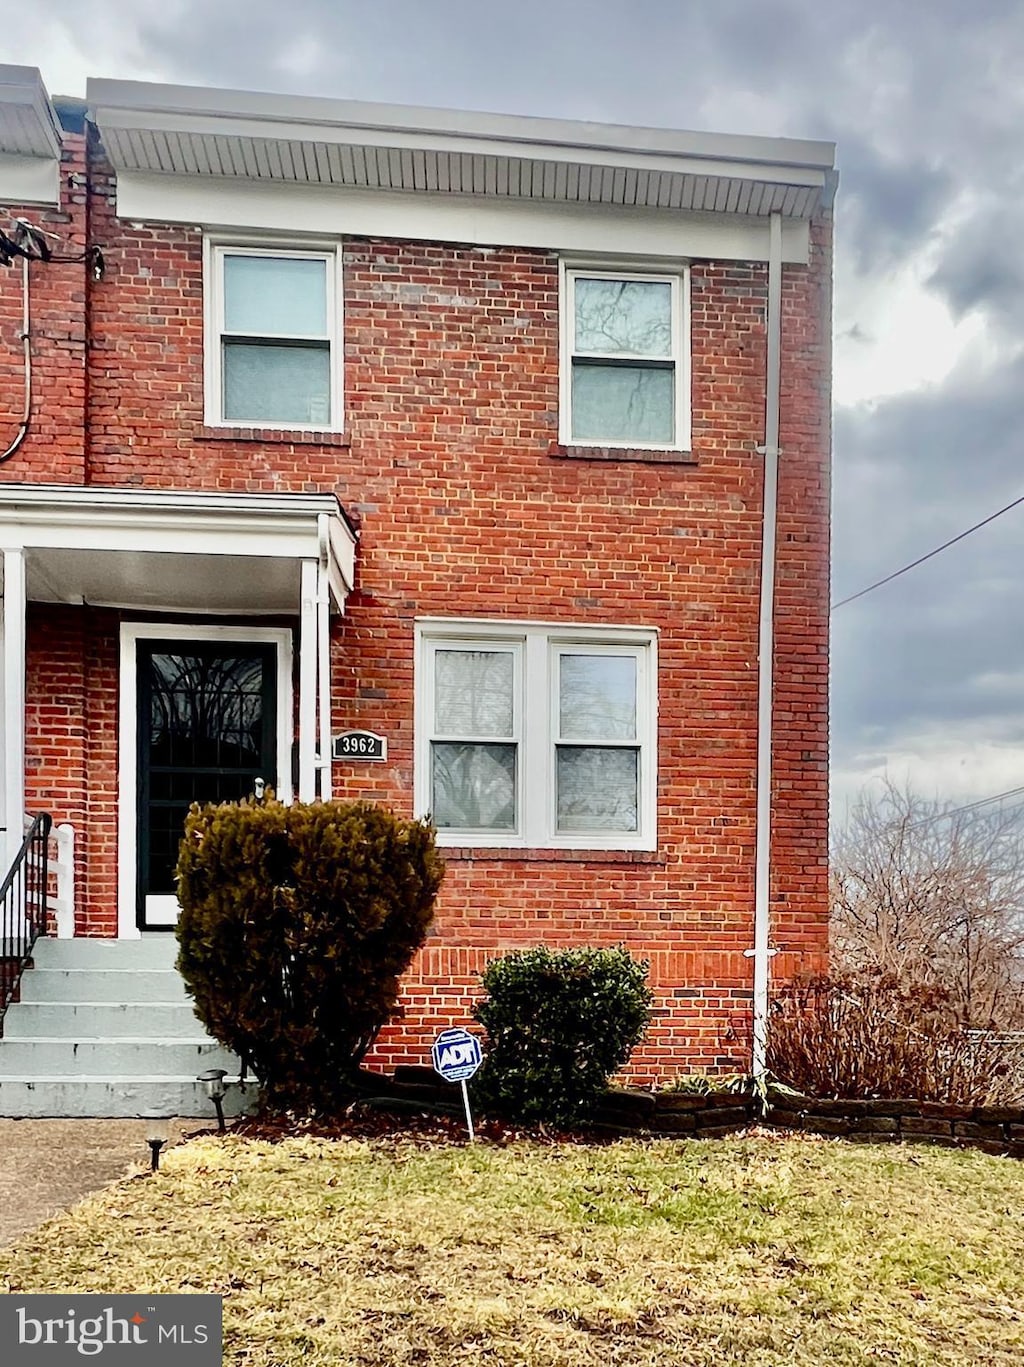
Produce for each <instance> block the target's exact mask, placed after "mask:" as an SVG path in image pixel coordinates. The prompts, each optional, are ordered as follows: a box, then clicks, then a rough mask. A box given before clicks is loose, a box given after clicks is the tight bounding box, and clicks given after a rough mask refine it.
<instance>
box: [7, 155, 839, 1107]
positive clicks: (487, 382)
mask: <svg viewBox="0 0 1024 1367" xmlns="http://www.w3.org/2000/svg"><path fill="white" fill-rule="evenodd" d="M80 142H81V140H77V141H76V140H75V139H69V149H70V150H69V155H73V157H74V158H75V160H74V161H73V162H69V168H71V170H70V171H69V174H73V176H74V179H69V180H67V181H66V187H67V206H66V210H65V212H64V213H63V216H57V217H56V218H55V220H54V221H55V222H58V221H59V223H60V224H61V225H62V226H61V228H60V230H61V231H62V232H65V231H66V232H67V233H68V234H69V236H70V237H73V238H74V240H75V241H84V234H85V233H86V232H88V234H89V240H90V241H91V242H94V243H96V244H97V245H99V246H100V247H101V249H102V251H103V253H104V256H105V258H106V261H107V268H108V269H107V275H106V278H105V279H104V280H102V281H98V282H97V281H93V280H92V279H91V278H90V277H89V276H88V273H87V272H86V271H85V269H84V267H81V266H67V267H64V266H61V267H56V266H50V267H42V266H39V267H34V268H33V290H34V299H35V300H36V301H37V305H36V304H34V308H35V307H36V306H38V309H39V313H38V318H39V332H38V334H37V337H36V369H37V375H38V383H37V390H36V394H37V409H38V421H37V422H35V423H34V427H33V431H32V433H31V435H30V437H29V439H28V441H27V442H26V443H25V446H24V448H23V450H22V451H21V452H19V454H18V456H17V457H16V458H15V459H14V460H12V461H11V462H9V463H8V464H7V465H5V466H0V479H6V480H12V479H32V480H57V481H61V482H65V481H67V482H73V483H82V482H87V483H91V484H94V485H108V486H141V487H152V488H162V489H201V490H234V491H259V490H266V491H279V492H284V491H313V490H316V491H333V492H336V493H337V495H338V497H339V498H340V499H341V501H342V503H343V505H344V506H345V508H346V510H347V511H348V512H349V513H350V515H351V516H353V518H355V519H356V520H357V521H358V523H359V525H360V530H361V543H360V550H359V564H358V580H357V588H356V591H355V592H354V594H353V595H352V597H351V598H350V600H349V604H348V606H347V610H346V613H345V615H344V617H342V618H341V619H339V620H338V621H337V622H336V623H335V625H334V629H333V639H332V669H333V699H332V707H333V716H332V722H333V729H334V730H336V731H337V730H341V729H346V728H349V727H369V728H371V729H373V730H376V731H380V732H383V733H384V734H385V735H387V737H388V741H389V757H388V762H387V763H386V764H383V765H381V764H378V765H365V764H364V765H360V764H358V763H349V764H337V765H336V766H335V788H336V793H337V794H338V795H340V796H342V797H367V798H375V799H380V800H384V801H387V802H389V803H391V804H392V805H393V806H394V807H395V808H396V809H397V810H399V811H401V812H403V813H408V812H410V811H411V804H412V780H413V676H414V655H413V625H414V622H415V619H416V618H417V617H421V616H439V617H456V618H457V617H483V618H487V617H494V618H503V619H530V620H533V621H557V622H574V623H582V624H586V625H590V626H600V625H607V624H634V625H642V626H645V627H655V628H657V629H658V630H659V632H660V642H659V708H660V716H659V747H658V759H659V793H658V813H659V838H658V850H657V853H656V854H635V855H630V854H622V855H612V856H609V855H606V854H602V855H599V856H594V857H588V856H586V855H585V854H583V855H581V854H580V853H579V852H574V853H573V855H572V856H571V857H566V856H565V855H564V853H562V852H557V853H552V852H545V851H527V852H523V851H519V850H517V851H509V852H502V851H494V850H488V851H479V850H477V851H474V850H460V851H453V852H451V858H450V859H449V864H448V873H447V877H446V881H445V886H444V889H443V892H442V897H441V901H440V907H439V914H438V919H437V923H436V926H435V929H434V932H433V935H432V938H431V940H430V942H429V944H428V946H427V947H426V949H425V950H424V951H423V953H422V954H421V955H420V956H419V958H418V960H417V962H416V964H415V965H414V968H413V970H412V972H411V973H410V974H409V976H408V978H407V980H406V984H405V992H404V997H403V1013H404V1014H403V1016H402V1018H401V1019H400V1020H398V1021H396V1022H395V1023H394V1024H393V1025H392V1026H390V1027H389V1028H388V1029H387V1030H386V1031H385V1032H384V1034H383V1035H382V1037H381V1039H380V1041H379V1044H378V1046H377V1048H376V1050H375V1052H374V1054H373V1056H372V1059H371V1062H372V1063H373V1065H374V1066H388V1067H390V1066H393V1065H395V1064H400V1063H403V1062H414V1061H418V1060H421V1059H422V1058H423V1056H424V1050H425V1048H426V1046H427V1043H428V1042H429V1038H430V1036H431V1035H432V1033H433V1032H434V1031H435V1030H436V1029H437V1028H438V1027H440V1026H443V1025H447V1024H449V1023H450V1022H451V1021H453V1020H464V1019H465V1017H466V1013H467V1011H468V1009H469V1008H470V1007H471V1005H472V1002H473V1001H474V1000H475V998H476V994H477V993H478V990H479V989H478V974H479V971H480V969H481V968H482V967H483V965H484V963H485V962H486V961H487V959H488V958H490V957H493V956H494V955H495V954H498V953H501V952H503V951H505V950H507V949H510V948H515V947H521V946H526V945H531V944H536V943H538V942H540V941H545V942H547V943H551V944H556V945H567V944H578V943H590V944H618V943H624V944H626V945H627V946H628V947H629V948H630V949H631V950H632V951H633V952H635V953H636V954H637V955H638V956H642V957H646V958H649V959H650V960H651V964H652V971H651V976H652V981H653V983H654V985H655V988H656V992H657V998H658V1001H657V1016H656V1020H655V1023H654V1025H653V1027H652V1030H651V1032H650V1036H649V1040H648V1043H647V1045H646V1046H645V1047H644V1048H643V1049H642V1050H641V1051H639V1053H638V1055H637V1058H636V1063H635V1071H636V1076H637V1077H638V1078H641V1079H645V1080H651V1081H654V1080H656V1079H657V1078H659V1077H663V1076H666V1075H670V1074H671V1073H673V1072H676V1071H679V1070H681V1069H683V1068H687V1067H697V1068H701V1069H708V1070H712V1071H713V1070H715V1069H719V1070H722V1069H729V1070H731V1069H734V1068H736V1067H738V1066H740V1065H741V1064H742V1061H743V1057H744V1055H745V1053H746V1051H747V1047H748V1037H749V995H750V979H751V965H750V961H749V959H747V958H745V957H744V953H743V952H744V950H746V949H748V948H749V946H750V945H751V943H752V916H753V866H754V838H755V807H754V802H755V754H756V719H757V670H756V656H757V626H758V620H757V619H758V601H757V598H758V579H759V556H760V531H761V496H762V489H761V481H762V459H761V457H760V456H759V455H758V454H756V450H755V448H756V447H757V446H758V445H759V443H760V442H761V441H762V440H763V430H764V365H765V300H766V270H765V267H764V266H763V265H758V264H749V265H748V264H744V263H735V262H729V263H717V262H704V261H698V262H694V263H693V267H692V299H691V327H692V357H693V376H692V407H693V432H694V451H693V459H692V461H690V462H689V463H685V464H683V463H677V464H670V463H665V462H655V461H652V462H644V461H642V460H630V461H623V462H616V461H614V460H605V459H601V460H565V459H562V458H558V457H557V456H555V457H554V458H553V456H552V451H553V450H556V449H557V437H558V262H557V259H556V257H555V255H554V254H552V253H548V252H544V251H536V250H521V249H516V248H510V247H495V248H488V249H480V248H473V247H466V246H459V245H457V244H450V243H449V244H446V243H422V242H408V241H392V240H384V239H358V238H353V239H346V240H345V244H344V260H343V281H344V350H345V355H344V362H345V377H344V389H345V415H346V418H345V433H344V435H343V436H339V435H337V434H328V435H323V436H320V437H318V435H317V434H308V433H301V434H298V433H292V434H289V433H280V432H259V433H255V432H244V431H238V430H230V429H211V428H209V427H207V426H205V419H204V412H203V276H202V273H203V244H202V239H201V235H200V233H199V232H198V231H196V230H194V229H190V228H183V227H166V226H160V225H152V224H143V225H139V224H135V223H127V222H123V221H121V220H119V219H118V218H117V217H116V213H115V202H114V183H113V177H112V174H111V172H110V170H109V168H108V167H107V166H106V164H105V162H104V160H103V155H102V149H101V148H99V147H98V146H97V145H95V143H93V145H92V147H91V149H90V156H89V163H88V165H89V171H88V174H89V193H88V195H87V196H86V195H85V193H84V192H83V186H82V182H81V169H80V168H81V166H82V165H83V161H82V157H83V148H82V147H81V145H80ZM37 217H38V215H37ZM343 226H344V225H343V224H339V229H342V228H343ZM830 240H831V225H830V223H829V222H828V221H827V220H822V221H821V222H820V223H818V224H817V225H815V228H814V233H813V250H812V257H811V261H810V264H809V265H808V266H787V267H786V268H785V271H784V280H783V310H784V336H783V386H782V438H781V441H782V447H783V457H782V467H781V468H782V473H781V486H780V500H781V502H780V516H779V565H778V592H777V607H778V634H777V646H776V665H777V672H778V690H777V695H776V737H775V793H774V797H775V818H774V883H773V887H772V904H773V917H774V927H775V942H776V944H777V945H778V947H779V948H780V949H781V950H782V951H783V952H782V953H781V954H780V955H779V956H778V958H777V960H776V962H775V966H774V971H775V973H776V976H777V977H780V978H782V977H785V976H787V975H788V974H789V973H791V972H792V971H794V970H796V969H797V968H799V967H805V968H811V969H813V968H816V967H819V966H820V965H821V963H822V962H823V958H824V954H825V949H826V939H827V934H826V823H827V717H826V704H827V664H828V661H827V602H828V500H829V489H828V449H829V429H828V422H829V410H828V382H829V364H830V357H829V318H828V312H827V310H828V299H829V294H828V291H829V280H830V271H831V266H830V258H829V251H830ZM37 276H38V281H37V279H36V277H37ZM16 305H17V301H16V300H15V301H14V303H13V304H12V292H11V291H5V292H4V293H3V295H2V296H0V335H2V337H3V339H4V341H5V343H6V345H5V346H4V347H3V349H2V350H3V356H2V358H0V414H2V413H11V412H14V411H16V409H17V394H16V389H17V379H18V376H17V366H16V365H15V364H13V361H12V356H13V355H14V352H13V349H12V348H11V345H10V339H11V328H12V319H13V313H12V309H14V310H15V311H16V307H15V306H16ZM58 316H59V318H60V322H59V324H58V321H57V320H58ZM86 336H87V337H88V346H87V347H86V345H85V339H86ZM31 618H32V624H31V628H30V638H29V653H30V672H31V680H32V682H31V687H32V702H31V705H30V718H29V737H28V749H29V764H30V788H31V795H32V798H33V800H34V801H37V802H46V803H47V804H49V805H50V806H51V808H52V810H53V812H54V816H55V818H56V819H57V820H70V821H72V822H73V823H74V824H75V825H76V828H77V829H78V830H79V831H80V832H84V839H80V841H79V850H80V860H81V866H80V870H79V874H80V881H79V888H80V894H81V895H80V907H79V930H80V933H85V934H99V935H109V934H112V933H114V931H115V929H116V911H115V906H116V881H117V851H116V821H117V791H116V772H117V759H118V757H117V630H118V621H119V614H117V613H114V612H110V611H101V610H99V609H90V608H79V609H64V608H60V609H58V608H47V607H44V606H42V605H33V608H32V613H31ZM48 709H50V710H48Z"/></svg>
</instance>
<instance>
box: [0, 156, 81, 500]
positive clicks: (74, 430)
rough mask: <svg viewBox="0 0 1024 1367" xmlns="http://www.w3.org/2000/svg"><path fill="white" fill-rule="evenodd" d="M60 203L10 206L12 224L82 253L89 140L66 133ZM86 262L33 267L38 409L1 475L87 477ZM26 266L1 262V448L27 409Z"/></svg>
mask: <svg viewBox="0 0 1024 1367" xmlns="http://www.w3.org/2000/svg"><path fill="white" fill-rule="evenodd" d="M61 184H62V203H61V207H60V209H59V210H57V209H44V208H39V207H32V206H24V205H23V206H14V205H9V204H8V205H5V217H4V219H2V220H0V223H3V225H4V226H5V227H6V226H7V225H8V224H9V222H10V220H12V219H14V218H19V217H21V218H26V219H28V220H29V221H30V222H31V223H33V224H35V225H36V226H38V227H40V228H42V229H43V230H44V231H45V232H47V233H51V234H55V235H56V238H57V239H58V240H53V239H50V247H51V249H52V250H53V252H54V254H55V255H57V256H78V255H80V254H81V252H82V249H83V248H84V247H85V245H86V187H85V139H84V138H82V137H79V136H75V135H73V134H68V135H67V137H66V144H65V150H64V157H63V163H62V165H61ZM86 274H87V272H86V267H85V264H84V262H65V263H61V262H51V263H49V264H47V265H42V264H40V263H38V262H34V263H32V264H31V265H30V266H29V296H30V301H31V339H32V372H33V374H32V411H31V425H30V428H29V434H28V436H27V437H26V439H25V441H24V442H23V443H22V445H21V447H20V448H19V450H18V452H17V453H16V454H15V455H14V456H12V457H11V458H10V459H9V460H8V461H6V462H5V463H3V464H0V481H7V480H18V481H32V482H40V481H46V482H50V483H57V484H82V483H84V481H85V463H84V462H85V431H84V426H83V413H84V406H85V384H86V378H85V319H86V288H87V287H86ZM22 319H23V310H22V266H21V262H20V261H18V262H16V263H15V264H14V265H13V266H8V267H6V268H3V267H0V453H2V452H4V451H6V450H7V448H8V446H9V445H10V443H11V442H12V441H13V440H14V438H15V436H16V435H17V432H18V428H19V426H20V424H21V419H22V413H23V411H24V402H25V388H24V375H25V367H24V349H23V346H22V342H21V333H22Z"/></svg>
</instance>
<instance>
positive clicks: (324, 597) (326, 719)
mask: <svg viewBox="0 0 1024 1367" xmlns="http://www.w3.org/2000/svg"><path fill="white" fill-rule="evenodd" d="M316 672H317V685H318V688H317V695H318V696H317V706H318V707H319V710H320V732H319V734H320V764H319V769H320V796H321V798H322V799H323V800H324V802H329V801H330V800H331V797H332V796H333V792H332V789H333V782H332V775H331V586H330V583H329V582H328V578H327V566H326V565H325V564H324V563H323V561H321V562H320V564H319V565H318V566H317V590H316Z"/></svg>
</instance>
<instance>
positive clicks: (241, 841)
mask: <svg viewBox="0 0 1024 1367" xmlns="http://www.w3.org/2000/svg"><path fill="white" fill-rule="evenodd" d="M443 874H444V864H443V862H442V860H441V858H440V856H439V855H438V853H437V850H436V848H435V845H434V832H433V829H432V828H431V827H430V826H429V825H428V824H426V823H425V822H422V821H405V820H402V819H401V818H399V817H397V816H395V815H394V814H393V813H392V812H390V811H388V810H387V808H385V807H382V806H379V805H377V804H375V803H372V802H312V803H301V802H297V803H293V804H292V805H291V806H287V807H286V806H284V805H283V804H282V803H280V802H276V801H266V802H259V803H258V802H248V801H246V802H240V803H224V804H222V805H220V806H205V807H199V806H193V807H192V810H191V811H190V813H189V816H188V818H187V821H186V823H185V835H184V839H183V841H182V844H181V853H180V856H179V859H178V900H179V902H180V903H181V916H180V918H179V921H178V941H179V946H180V951H179V956H178V968H179V970H180V971H181V974H182V977H183V978H184V980H185V986H186V988H187V989H188V991H189V993H190V994H191V996H192V997H193V999H194V1001H195V1009H196V1013H197V1015H198V1016H199V1018H200V1020H201V1021H202V1022H203V1024H204V1025H205V1026H206V1028H207V1030H208V1031H209V1032H210V1034H211V1035H213V1036H214V1038H215V1039H218V1040H220V1042H221V1043H222V1044H224V1045H225V1046H226V1047H227V1048H229V1049H232V1050H234V1051H235V1053H237V1054H239V1055H240V1056H241V1057H242V1058H243V1059H245V1060H246V1061H247V1062H248V1063H249V1064H250V1065H251V1067H252V1068H253V1070H254V1071H255V1073H256V1076H257V1077H258V1078H259V1080H260V1084H261V1087H262V1092H263V1099H264V1101H265V1102H266V1103H267V1104H268V1105H270V1106H272V1107H275V1108H280V1109H288V1110H295V1111H300V1112H304V1113H310V1112H314V1111H323V1112H329V1111H331V1110H334V1109H337V1108H338V1107H339V1106H341V1105H342V1104H343V1103H344V1102H345V1101H346V1100H347V1099H348V1098H349V1096H350V1094H351V1080H352V1077H353V1074H354V1073H355V1070H356V1069H357V1068H358V1065H359V1063H360V1061H361V1059H362V1058H363V1056H364V1054H365V1053H366V1051H367V1050H368V1049H369V1047H370V1045H371V1044H372V1043H373V1041H374V1039H375V1038H376V1036H377V1034H378V1032H379V1031H380V1029H381V1027H382V1026H383V1025H384V1024H385V1022H386V1021H387V1020H388V1019H389V1017H390V1016H391V1015H392V1013H393V1011H394V1008H395V1004H396V1001H397V998H398V987H399V978H400V976H401V974H402V973H403V972H404V971H405V969H406V968H407V967H408V965H409V962H410V960H411V959H412V956H413V954H414V953H415V952H416V950H417V949H418V948H419V947H420V945H422V944H423V942H424V940H425V939H426V936H427V931H428V929H429V926H430V923H431V920H432V919H433V914H434V901H435V898H436V896H437V892H438V889H439V887H440V884H441V879H442V877H443Z"/></svg>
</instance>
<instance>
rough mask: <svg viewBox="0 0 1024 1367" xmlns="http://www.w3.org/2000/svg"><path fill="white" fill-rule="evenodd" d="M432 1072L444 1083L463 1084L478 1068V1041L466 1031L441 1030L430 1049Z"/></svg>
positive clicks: (480, 1058)
mask: <svg viewBox="0 0 1024 1367" xmlns="http://www.w3.org/2000/svg"><path fill="white" fill-rule="evenodd" d="M430 1052H431V1054H432V1055H433V1058H434V1070H435V1072H438V1073H440V1074H441V1076H442V1077H443V1078H444V1080H445V1082H463V1081H464V1080H465V1079H466V1078H469V1077H472V1076H473V1074H474V1073H475V1072H476V1070H477V1069H478V1068H479V1067H480V1063H481V1061H482V1058H483V1055H482V1054H481V1053H480V1041H479V1040H478V1039H477V1037H476V1036H475V1035H471V1034H470V1033H469V1031H468V1030H442V1031H441V1033H440V1034H439V1035H438V1037H437V1039H436V1040H435V1041H434V1047H433V1048H432V1049H431V1051H430Z"/></svg>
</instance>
